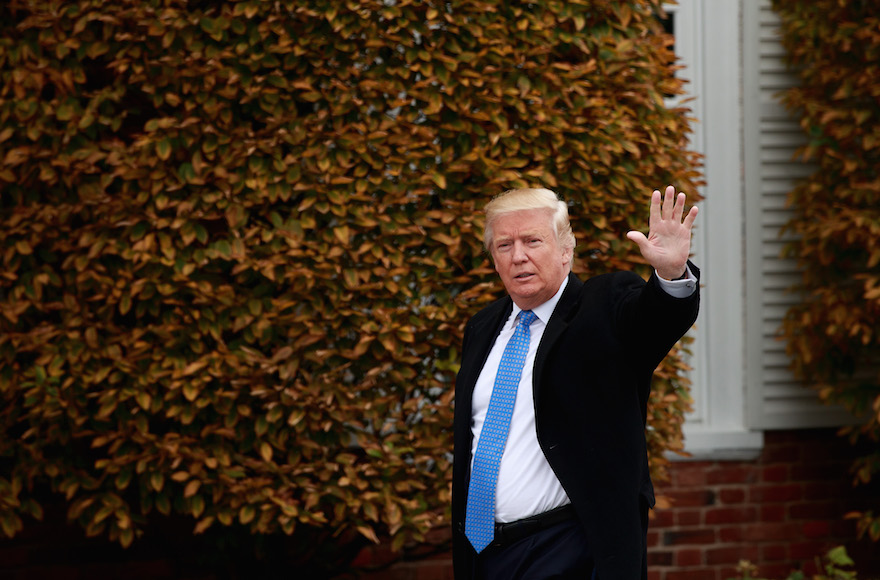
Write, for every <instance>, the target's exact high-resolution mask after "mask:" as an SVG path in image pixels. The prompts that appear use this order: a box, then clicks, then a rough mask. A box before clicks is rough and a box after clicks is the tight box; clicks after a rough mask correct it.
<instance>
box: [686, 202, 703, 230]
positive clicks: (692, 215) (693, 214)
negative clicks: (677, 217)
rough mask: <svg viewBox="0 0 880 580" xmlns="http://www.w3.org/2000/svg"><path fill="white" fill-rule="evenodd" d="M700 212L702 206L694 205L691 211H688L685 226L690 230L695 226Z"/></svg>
mask: <svg viewBox="0 0 880 580" xmlns="http://www.w3.org/2000/svg"><path fill="white" fill-rule="evenodd" d="M698 213H700V208H698V207H697V206H693V207H692V208H691V209H690V211H688V213H687V215H686V216H684V227H686V228H687V229H688V231H690V229H691V228H692V227H693V225H694V220H695V219H697V214H698Z"/></svg>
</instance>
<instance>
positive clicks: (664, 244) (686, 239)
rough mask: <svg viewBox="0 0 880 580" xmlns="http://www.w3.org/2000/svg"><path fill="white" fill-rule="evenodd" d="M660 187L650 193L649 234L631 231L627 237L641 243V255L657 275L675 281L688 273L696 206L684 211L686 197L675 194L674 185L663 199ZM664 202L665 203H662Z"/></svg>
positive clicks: (668, 188) (667, 189) (696, 211)
mask: <svg viewBox="0 0 880 580" xmlns="http://www.w3.org/2000/svg"><path fill="white" fill-rule="evenodd" d="M661 197H662V196H661V194H660V191H659V190H654V193H653V194H652V195H651V217H650V219H649V222H648V235H647V236H645V234H643V233H642V232H639V231H631V232H628V233H627V234H626V237H627V238H629V239H630V240H631V241H633V242H635V243H636V244H638V246H639V251H641V253H642V256H643V257H644V258H645V260H647V262H648V263H649V264H650V265H651V266H653V267H654V269H655V270H657V274H659V275H660V276H662V277H663V278H666V279H667V280H674V279H675V278H678V277H679V276H681V275H682V274H684V272H685V267H686V264H687V260H688V256H689V255H690V251H691V228H692V227H693V225H694V220H695V219H696V218H697V213H698V209H697V207H696V206H694V207H692V208H691V209H690V211H688V213H687V215H686V216H684V220H682V215H683V214H684V204H685V201H686V198H687V196H686V195H685V194H684V193H679V194H678V195H677V196H676V195H675V188H674V187H672V186H671V185H670V186H669V187H667V188H666V195H665V197H664V198H663V199H662V200H661ZM661 201H662V203H661Z"/></svg>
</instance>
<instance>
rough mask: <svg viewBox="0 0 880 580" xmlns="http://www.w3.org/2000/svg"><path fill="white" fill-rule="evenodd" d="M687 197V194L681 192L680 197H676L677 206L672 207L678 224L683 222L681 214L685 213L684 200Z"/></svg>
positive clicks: (674, 219) (673, 218)
mask: <svg viewBox="0 0 880 580" xmlns="http://www.w3.org/2000/svg"><path fill="white" fill-rule="evenodd" d="M686 199H687V196H686V195H685V194H684V193H681V192H679V194H678V197H676V199H675V207H674V208H673V209H672V220H673V221H674V222H675V223H676V224H680V223H681V216H682V214H684V202H685V200H686Z"/></svg>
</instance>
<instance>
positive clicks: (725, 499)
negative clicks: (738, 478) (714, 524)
mask: <svg viewBox="0 0 880 580" xmlns="http://www.w3.org/2000/svg"><path fill="white" fill-rule="evenodd" d="M718 499H720V500H721V503H724V504H731V503H742V502H744V501H745V499H746V490H745V489H743V488H741V487H725V488H722V489H721V490H719V492H718Z"/></svg>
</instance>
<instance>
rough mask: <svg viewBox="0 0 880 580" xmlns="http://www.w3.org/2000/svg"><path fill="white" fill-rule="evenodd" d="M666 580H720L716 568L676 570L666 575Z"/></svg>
mask: <svg viewBox="0 0 880 580" xmlns="http://www.w3.org/2000/svg"><path fill="white" fill-rule="evenodd" d="M666 580H720V579H719V578H718V570H716V569H715V568H697V569H692V570H674V571H670V572H668V573H667V574H666Z"/></svg>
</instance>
